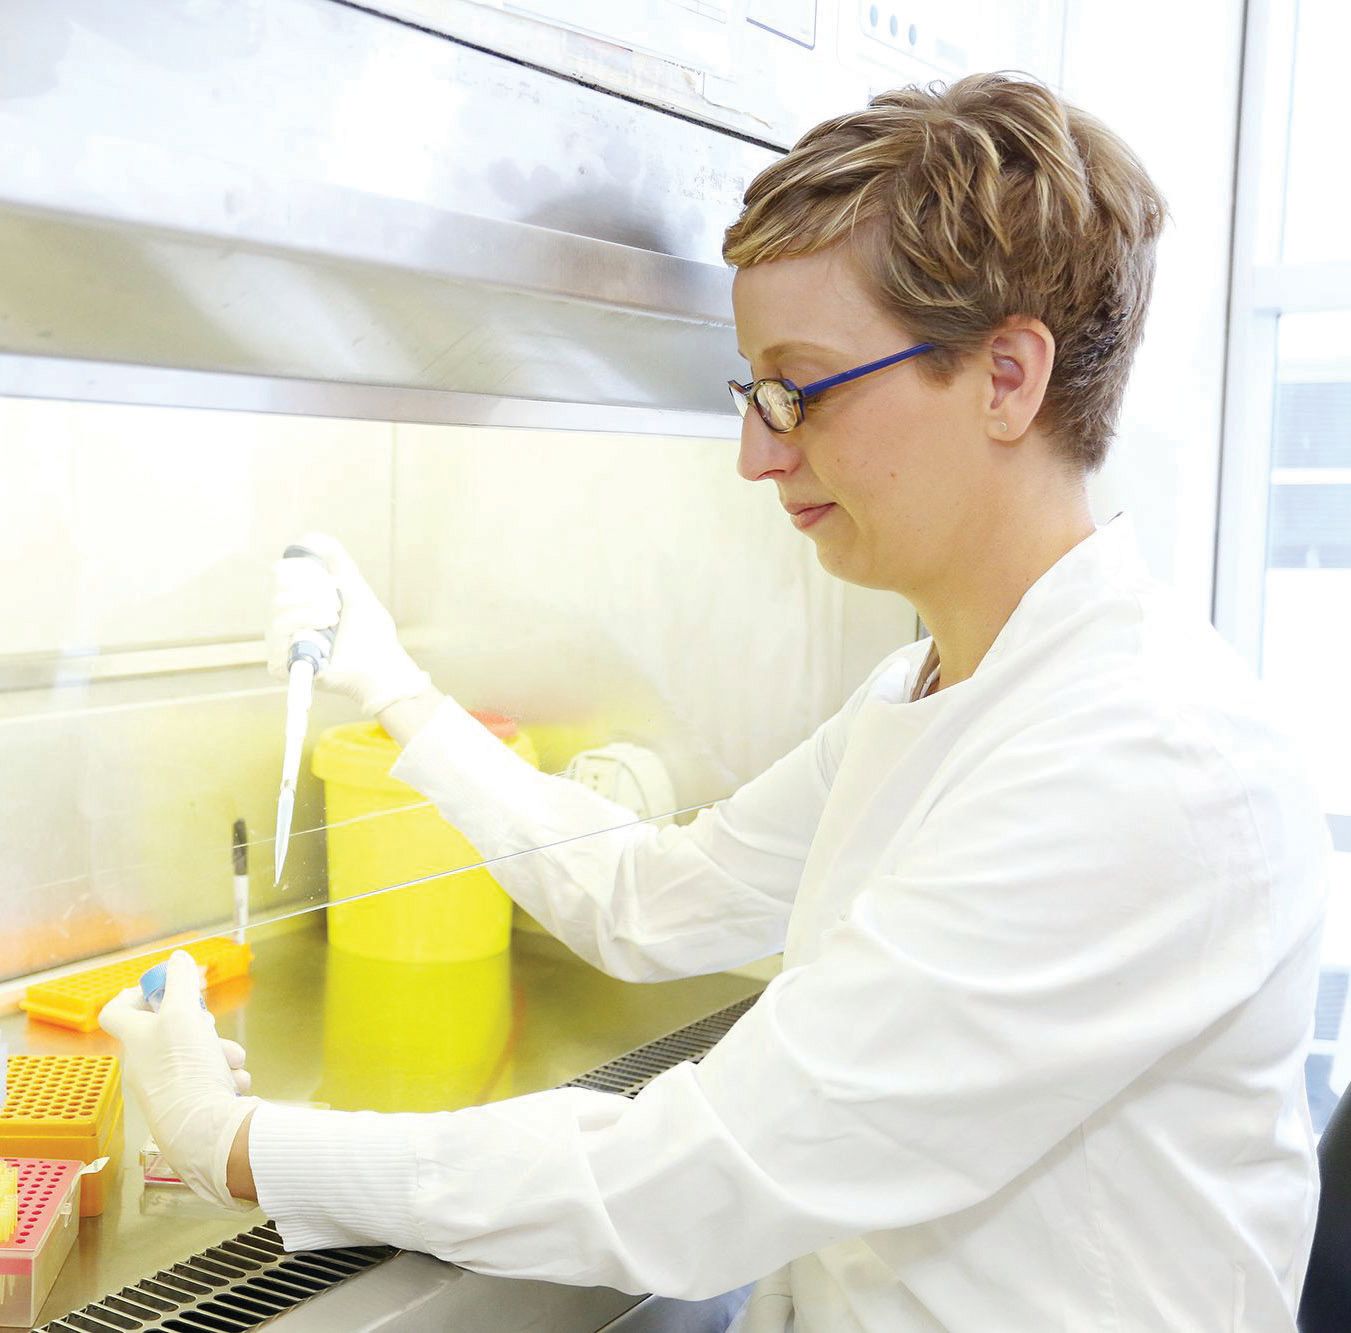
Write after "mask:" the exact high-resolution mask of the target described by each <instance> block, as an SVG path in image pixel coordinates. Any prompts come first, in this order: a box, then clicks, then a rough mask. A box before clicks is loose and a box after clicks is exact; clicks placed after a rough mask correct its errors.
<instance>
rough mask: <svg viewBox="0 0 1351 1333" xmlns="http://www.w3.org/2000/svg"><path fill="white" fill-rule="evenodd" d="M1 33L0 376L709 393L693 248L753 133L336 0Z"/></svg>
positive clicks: (701, 280) (160, 2) (12, 18)
mask: <svg viewBox="0 0 1351 1333" xmlns="http://www.w3.org/2000/svg"><path fill="white" fill-rule="evenodd" d="M0 24H2V25H3V27H2V28H0V143H2V144H3V145H4V150H3V152H0V391H3V392H8V393H24V392H32V393H41V394H44V395H49V394H52V393H59V392H62V391H63V389H62V386H63V385H64V386H66V389H65V390H64V391H66V392H70V393H71V395H72V396H84V395H83V394H82V393H81V391H80V388H79V386H80V384H81V383H83V384H86V385H87V384H89V383H92V382H94V381H95V380H96V381H97V382H98V383H99V384H100V385H101V386H103V387H102V388H101V389H100V391H99V392H101V393H104V394H108V395H109V396H116V389H115V387H114V388H113V389H111V390H110V389H109V388H108V386H109V384H110V383H115V381H116V378H117V377H116V376H115V375H114V376H112V377H111V378H110V375H109V373H108V366H107V365H101V366H100V367H99V374H98V375H96V376H90V375H89V374H81V373H80V370H79V366H78V364H76V365H74V366H73V367H72V363H79V362H97V363H114V364H115V365H138V366H147V367H169V368H179V369H183V370H189V371H198V372H200V371H207V372H217V373H219V372H225V373H228V374H232V375H242V376H247V377H251V378H257V377H263V378H266V379H278V378H281V379H295V380H309V381H313V380H318V381H337V382H342V383H345V384H349V385H357V384H370V385H383V386H392V387H394V388H397V389H411V390H433V391H444V390H451V391H456V392H458V393H463V394H474V395H491V396H498V397H509V398H512V399H517V400H520V399H534V400H546V401H551V402H570V403H586V404H593V405H610V406H629V407H640V408H659V409H667V410H677V411H695V412H717V413H720V414H721V413H725V412H726V407H727V405H726V391H725V389H724V388H723V386H722V381H723V380H725V379H726V377H727V375H728V374H729V373H731V371H732V370H733V369H734V368H735V344H734V340H733V336H732V332H731V327H730V325H731V314H730V302H729V289H730V275H729V273H728V271H727V270H726V269H725V268H724V266H723V265H722V262H721V259H720V257H719V253H718V248H719V241H720V236H721V231H722V228H723V227H724V226H725V225H726V223H727V222H728V221H729V220H730V219H731V218H732V217H734V216H735V214H736V211H737V208H738V206H739V202H740V196H741V193H742V191H743V190H744V188H745V184H746V182H747V180H748V179H749V178H750V176H751V175H753V174H754V172H755V171H757V170H758V169H759V168H760V167H761V166H762V165H763V164H764V163H765V162H767V161H768V160H769V158H770V153H769V151H768V150H766V149H765V148H763V147H759V146H756V145H753V144H750V143H747V142H744V141H742V140H740V139H737V138H735V137H732V136H729V135H726V134H722V133H719V132H717V131H714V130H710V129H707V128H705V127H703V126H699V125H695V124H692V123H689V122H687V121H684V120H681V119H679V118H677V117H674V116H672V115H669V114H666V113H663V112H661V111H658V110H654V109H652V108H650V107H646V106H641V105H637V104H635V103H632V102H629V101H626V100H624V99H622V98H619V97H616V96H614V95H612V94H608V93H604V92H599V91H597V90H595V89H593V88H589V87H586V86H584V85H582V84H580V83H577V82H573V81H570V80H568V79H566V78H562V77H559V76H557V75H554V74H549V73H545V72H542V71H540V70H537V69H534V68H531V67H529V66H527V65H523V64H520V63H516V62H513V61H511V60H507V59H504V58H501V57H497V56H494V55H490V54H486V53H484V52H482V51H480V50H476V49H473V48H471V47H468V46H465V45H462V44H460V43H457V42H456V41H454V40H453V39H450V38H446V37H443V36H439V35H434V34H430V33H427V32H424V31H420V30H418V29H415V28H412V27H409V26H407V25H405V24H401V23H399V22H397V21H394V20H391V19H388V18H383V17H380V16H378V15H374V14H370V13H367V12H364V11H362V10H360V9H356V8H352V7H349V6H347V5H344V4H340V3H335V2H334V0H177V2H176V3H167V2H166V0H122V3H120V4H118V5H116V6H107V5H104V4H102V3H101V2H100V0H11V2H10V3H9V4H8V5H6V6H5V9H4V12H3V18H2V19H0ZM208 382H210V377H207V378H199V379H196V380H194V378H193V377H191V376H189V377H185V378H181V379H180V380H179V381H178V383H179V384H180V386H181V385H185V384H186V385H191V384H192V383H199V384H206V383H208ZM217 383H218V381H217ZM182 392H186V393H187V394H188V396H189V398H191V396H192V395H191V390H190V389H188V390H182Z"/></svg>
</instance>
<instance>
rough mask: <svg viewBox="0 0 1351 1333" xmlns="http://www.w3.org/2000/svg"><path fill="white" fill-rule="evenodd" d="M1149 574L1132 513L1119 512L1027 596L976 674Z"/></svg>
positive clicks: (1072, 551) (1073, 548)
mask: <svg viewBox="0 0 1351 1333" xmlns="http://www.w3.org/2000/svg"><path fill="white" fill-rule="evenodd" d="M1148 578H1149V574H1148V571H1147V569H1146V567H1145V564H1144V561H1143V560H1142V559H1141V557H1140V549H1139V546H1138V545H1137V544H1136V540H1135V527H1134V525H1133V524H1132V522H1131V519H1130V516H1129V515H1128V514H1126V513H1125V512H1124V511H1121V512H1118V513H1116V514H1114V515H1113V516H1112V517H1111V518H1110V519H1108V520H1107V522H1106V523H1101V524H1099V525H1098V526H1097V528H1096V529H1095V530H1094V531H1093V532H1092V533H1091V534H1090V535H1089V536H1087V537H1085V538H1084V539H1083V541H1081V542H1080V543H1079V544H1078V545H1077V546H1073V547H1071V548H1070V549H1069V550H1068V551H1066V552H1065V554H1064V555H1062V556H1061V557H1060V559H1059V560H1057V561H1056V562H1055V564H1053V565H1052V566H1051V567H1050V569H1048V570H1047V571H1046V572H1045V573H1044V574H1043V575H1042V576H1041V577H1040V578H1039V579H1038V580H1037V581H1036V582H1035V583H1034V584H1033V585H1032V586H1031V587H1030V588H1029V589H1028V590H1027V591H1026V592H1025V593H1024V594H1023V596H1022V600H1021V601H1019V603H1018V605H1017V606H1016V607H1015V608H1014V610H1013V614H1012V615H1011V616H1010V617H1009V618H1008V620H1007V621H1006V622H1005V624H1004V628H1003V629H1002V630H1000V631H999V634H998V636H997V637H996V639H995V641H994V643H992V644H991V645H990V649H989V651H988V652H987V653H986V654H985V656H984V657H983V658H982V659H981V663H980V665H979V666H978V667H977V668H976V672H975V674H976V675H979V674H980V672H982V671H984V670H986V669H987V668H988V667H989V666H991V665H993V664H994V663H995V662H998V661H999V660H1000V659H1001V658H1003V657H1005V656H1006V655H1007V654H1009V653H1011V652H1013V651H1015V650H1016V649H1017V648H1019V647H1021V646H1022V645H1024V644H1026V643H1028V642H1030V641H1031V640H1033V639H1035V638H1036V637H1038V636H1039V635H1040V634H1041V633H1042V632H1043V631H1044V630H1045V629H1046V628H1047V627H1048V626H1050V625H1053V624H1055V623H1056V622H1058V621H1061V620H1064V619H1065V618H1066V617H1067V616H1069V615H1072V614H1074V613H1075V612H1077V611H1081V610H1083V609H1084V607H1085V606H1086V605H1088V604H1089V603H1090V602H1092V601H1094V600H1096V599H1098V598H1101V597H1102V596H1104V595H1105V594H1110V593H1112V592H1114V591H1120V590H1122V589H1125V588H1130V587H1138V586H1139V585H1140V584H1141V583H1142V582H1146V581H1148Z"/></svg>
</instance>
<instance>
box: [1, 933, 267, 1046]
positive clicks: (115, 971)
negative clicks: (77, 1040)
mask: <svg viewBox="0 0 1351 1333" xmlns="http://www.w3.org/2000/svg"><path fill="white" fill-rule="evenodd" d="M182 947H183V948H184V949H185V950H186V951H187V952H188V953H190V954H191V955H192V956H193V957H194V958H195V959H196V960H197V962H198V965H199V966H202V967H205V968H206V985H207V987H208V988H210V987H212V986H218V985H219V984H220V983H221V982H222V981H230V980H232V979H233V978H235V977H242V976H244V975H245V974H246V973H247V972H248V970H249V962H250V960H251V959H252V958H253V950H252V949H250V948H249V946H248V945H247V944H236V943H235V942H234V941H233V940H228V939H210V940H198V941H197V942H196V943H194V944H185V945H183V946H182ZM172 952H173V950H171V949H162V950H159V951H157V952H155V953H147V954H142V955H140V956H139V957H137V958H128V959H126V960H124V961H123V962H120V963H108V964H106V965H105V966H103V967H93V968H90V969H88V970H87V971H85V972H73V973H71V975H70V976H67V977H57V978H56V979H54V980H52V981H40V982H37V983H35V984H34V985H32V986H29V987H28V989H27V990H26V991H25V992H24V997H23V999H22V1000H21V1001H20V1002H19V1003H20V1006H21V1007H22V1008H24V1009H26V1010H27V1011H28V1015H29V1017H30V1018H40V1019H41V1020H42V1021H43V1022H44V1023H56V1024H58V1025H59V1026H60V1027H63V1028H73V1029H74V1030H75V1031H76V1032H96V1031H97V1030H98V1025H99V1011H100V1010H101V1009H102V1008H103V1006H104V1005H105V1004H107V1003H108V1001H109V1000H111V999H112V998H113V996H114V995H117V994H119V993H120V992H122V991H124V990H126V989H127V988H128V987H129V986H135V985H136V983H137V981H138V980H139V979H140V977H141V974H142V973H143V972H144V971H145V970H146V969H147V968H150V967H154V965H155V964H156V963H162V962H164V960H165V959H166V958H168V957H169V955H170V954H171V953H172Z"/></svg>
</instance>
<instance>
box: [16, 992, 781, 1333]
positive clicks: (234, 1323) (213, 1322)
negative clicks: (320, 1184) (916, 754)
mask: <svg viewBox="0 0 1351 1333" xmlns="http://www.w3.org/2000/svg"><path fill="white" fill-rule="evenodd" d="M759 998H760V997H759V996H758V995H751V996H748V997H747V998H746V999H744V1000H738V1001H737V1003H736V1004H732V1005H728V1006H727V1008H726V1009H720V1010H719V1011H718V1012H717V1013H716V1014H710V1015H709V1016H708V1017H707V1018H701V1019H700V1020H699V1021H698V1022H697V1023H691V1024H690V1025H689V1026H688V1027H685V1028H681V1029H680V1030H679V1031H678V1032H672V1033H670V1034H669V1035H668V1036H665V1037H659V1038H658V1039H657V1040H656V1041H653V1042H649V1043H648V1044H647V1045H646V1046H640V1047H638V1049H637V1050H634V1051H630V1052H629V1053H628V1054H627V1055H621V1056H620V1057H619V1058H618V1059H617V1060H611V1061H610V1062H609V1064H604V1065H601V1066H600V1067H599V1068H597V1069H593V1070H591V1071H590V1072H588V1073H586V1074H583V1075H582V1076H581V1077H580V1078H575V1079H573V1080H572V1081H571V1082H570V1083H567V1084H565V1085H564V1086H566V1087H577V1088H593V1089H597V1090H599V1091H601V1092H617V1093H620V1094H622V1095H623V1096H625V1097H635V1096H637V1095H638V1093H639V1092H640V1091H642V1089H643V1088H645V1087H646V1086H647V1085H648V1083H650V1082H651V1081H652V1080H653V1079H654V1078H656V1076H657V1075H658V1074H660V1073H662V1072H663V1071H664V1070H667V1069H671V1068H673V1067H674V1066H676V1065H678V1064H681V1063H683V1062H684V1061H686V1060H694V1061H698V1060H702V1059H703V1058H704V1056H706V1055H707V1054H708V1053H709V1051H711V1050H712V1049H713V1047H714V1046H716V1045H717V1044H718V1042H719V1041H721V1040H722V1038H723V1037H725V1036H726V1035H727V1033H728V1032H729V1031H730V1030H731V1027H732V1025H733V1024H734V1023H735V1022H736V1021H737V1019H739V1018H740V1017H741V1016H742V1014H744V1013H745V1012H746V1011H747V1010H748V1009H749V1008H750V1007H751V1005H753V1004H754V1003H755V1001H756V1000H757V999H759ZM396 1253H397V1251H395V1250H393V1249H390V1248H389V1247H388V1246H382V1245H372V1246H363V1247H360V1248H354V1249H345V1250H312V1251H302V1252H300V1253H297V1254H287V1253H286V1252H285V1251H284V1250H283V1249H282V1243H281V1237H280V1236H279V1235H278V1233H277V1229H276V1227H275V1226H273V1224H272V1223H271V1222H269V1223H267V1224H266V1225H265V1226H261V1227H254V1228H253V1230H252V1231H245V1232H244V1233H242V1234H241V1235H239V1236H236V1237H235V1238H234V1239H233V1240H227V1241H224V1242H222V1243H221V1244H220V1245H214V1246H212V1247H211V1249H209V1250H203V1251H202V1253H201V1254H197V1255H194V1256H193V1257H192V1258H191V1259H186V1260H184V1262H183V1263H181V1264H175V1265H174V1266H173V1267H172V1268H167V1269H164V1270H163V1271H162V1272H159V1273H153V1274H151V1275H150V1276H149V1277H147V1278H144V1279H142V1280H141V1281H140V1282H138V1283H136V1285H135V1286H132V1287H124V1288H123V1289H122V1290H121V1291H119V1292H118V1293H117V1294H116V1295H113V1296H107V1297H105V1298H104V1299H103V1300H101V1301H98V1302H96V1303H95V1304H93V1305H86V1306H85V1307H84V1308H83V1309H80V1310H76V1311H74V1312H73V1313H72V1314H68V1315H64V1316H63V1317H62V1318H60V1319H54V1320H52V1322H51V1323H49V1324H43V1325H42V1327H41V1328H40V1329H38V1330H36V1331H35V1333H141V1331H142V1330H156V1331H157V1333H159V1331H162V1330H168V1331H169V1333H236V1331H237V1330H238V1331H239V1333H242V1331H243V1330H246V1329H251V1328H258V1327H260V1326H261V1325H262V1324H264V1323H266V1322H267V1321H268V1320H269V1319H273V1318H275V1317H276V1316H277V1315H280V1314H283V1313H285V1311H287V1310H289V1309H291V1308H293V1307H294V1306H297V1305H299V1304H300V1303H301V1302H302V1301H306V1300H308V1299H309V1298H310V1297H311V1296H317V1295H318V1294H319V1293H320V1292H321V1291H325V1290H327V1289H328V1288H330V1287H333V1286H336V1285H337V1284H338V1283H339V1282H344V1281H346V1279H347V1278H349V1277H354V1276H355V1275H356V1274H358V1273H362V1272H365V1271H366V1270H367V1269H370V1268H374V1267H375V1266H376V1265H377V1264H380V1263H383V1262H384V1261H385V1260H386V1259H389V1258H392V1257H393V1255H394V1254H396Z"/></svg>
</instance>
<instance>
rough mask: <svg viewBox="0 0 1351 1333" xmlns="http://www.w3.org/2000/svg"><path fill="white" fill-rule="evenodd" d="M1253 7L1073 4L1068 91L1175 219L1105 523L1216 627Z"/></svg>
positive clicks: (1101, 513)
mask: <svg viewBox="0 0 1351 1333" xmlns="http://www.w3.org/2000/svg"><path fill="white" fill-rule="evenodd" d="M1242 23H1243V5H1242V3H1240V0H1196V3H1191V4H1177V3H1175V2H1174V3H1165V0H1143V2H1142V3H1141V4H1137V5H1133V6H1132V7H1131V8H1130V9H1129V10H1128V11H1127V10H1122V9H1120V8H1119V7H1117V6H1112V5H1106V4H1103V3H1102V2H1101V0H1070V4H1069V8H1068V12H1067V22H1066V29H1065V52H1064V73H1063V92H1064V95H1065V96H1066V98H1068V99H1069V100H1070V101H1071V102H1074V103H1076V104H1078V105H1080V106H1082V107H1083V108H1084V109H1085V110H1087V111H1090V112H1092V113H1093V114H1094V115H1096V116H1098V117H1099V119H1101V120H1103V121H1104V122H1105V123H1106V124H1107V125H1109V126H1110V127H1111V128H1112V129H1114V130H1115V131H1116V132H1117V133H1119V134H1120V135H1121V136H1122V137H1123V138H1124V139H1125V140H1126V142H1127V143H1129V144H1130V145H1131V147H1132V148H1134V150H1135V151H1136V153H1137V154H1138V155H1139V156H1140V158H1141V160H1142V161H1143V162H1144V164H1145V167H1146V168H1147V169H1148V171H1149V172H1150V174H1151V175H1152V176H1153V178H1154V180H1155V182H1156V183H1157V184H1158V186H1159V187H1160V189H1161V190H1162V191H1163V194H1164V196H1165V197H1166V199H1167V200H1168V204H1169V207H1170V209H1171V212H1172V220H1171V222H1170V224H1169V226H1168V228H1167V230H1166V231H1165V233H1164V236H1163V240H1162V242H1161V244H1160V247H1159V269H1158V278H1157V285H1156V288H1155V294H1154V301H1153V307H1152V314H1151V316H1150V321H1149V326H1148V330H1147V332H1146V335H1145V341H1144V345H1143V347H1142V348H1141V351H1140V353H1139V356H1138V358H1137V361H1136V367H1135V372H1134V376H1133V378H1132V381H1131V385H1130V388H1129V390H1128V392H1127V397H1126V403H1125V409H1124V411H1123V414H1122V419H1121V429H1120V434H1119V437H1118V440H1117V443H1116V445H1115V446H1114V448H1113V452H1112V454H1111V455H1109V459H1108V463H1107V465H1106V467H1105V468H1104V470H1103V473H1102V474H1101V475H1100V476H1099V477H1098V478H1097V479H1096V481H1095V484H1094V489H1093V498H1094V505H1095V509H1096V511H1097V514H1098V518H1099V521H1102V520H1104V519H1106V518H1108V517H1110V515H1111V513H1112V512H1114V511H1115V510H1116V509H1119V508H1126V509H1128V510H1129V511H1130V512H1131V514H1132V516H1133V518H1134V521H1135V526H1136V529H1137V532H1138V533H1139V537H1140V543H1141V547H1142V549H1143V552H1144V555H1145V558H1146V560H1147V562H1148V563H1149V566H1150V568H1151V569H1152V571H1153V572H1154V573H1155V574H1156V575H1158V576H1159V577H1160V578H1163V579H1166V580H1168V581H1170V582H1171V583H1173V584H1174V585H1175V586H1176V587H1177V588H1178V589H1179V591H1180V592H1181V593H1182V595H1183V596H1184V597H1185V598H1186V599H1187V601H1188V603H1189V604H1190V605H1192V606H1194V607H1195V609H1196V610H1197V611H1198V612H1200V613H1202V614H1204V615H1206V616H1207V617H1209V614H1210V598H1211V586H1212V582H1213V564H1214V546H1215V526H1216V497H1217V491H1218V484H1219V481H1218V478H1219V449H1220V423H1221V407H1222V403H1223V373H1224V349H1225V316H1226V309H1227V303H1228V290H1229V238H1230V218H1231V211H1232V206H1233V183H1234V149H1235V135H1236V132H1237V124H1238V80H1239V68H1240V57H1241V46H1242Z"/></svg>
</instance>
